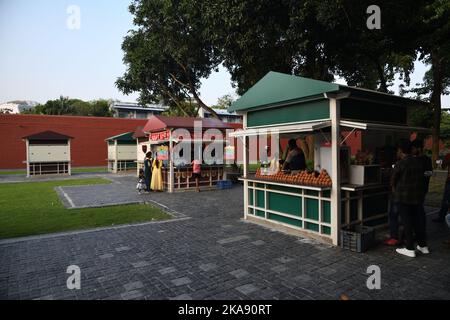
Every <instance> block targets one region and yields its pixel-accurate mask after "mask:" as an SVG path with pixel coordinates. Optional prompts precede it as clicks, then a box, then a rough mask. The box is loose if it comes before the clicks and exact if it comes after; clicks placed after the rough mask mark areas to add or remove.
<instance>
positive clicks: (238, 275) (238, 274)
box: [230, 269, 248, 279]
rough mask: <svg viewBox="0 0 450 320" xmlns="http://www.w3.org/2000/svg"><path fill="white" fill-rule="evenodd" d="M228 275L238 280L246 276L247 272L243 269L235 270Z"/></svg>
mask: <svg viewBox="0 0 450 320" xmlns="http://www.w3.org/2000/svg"><path fill="white" fill-rule="evenodd" d="M230 274H231V275H232V276H233V277H236V278H238V279H239V278H242V277H245V276H246V275H248V272H247V271H246V270H244V269H236V270H233V271H231V272H230Z"/></svg>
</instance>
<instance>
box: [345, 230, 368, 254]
mask: <svg viewBox="0 0 450 320" xmlns="http://www.w3.org/2000/svg"><path fill="white" fill-rule="evenodd" d="M374 243H375V229H374V228H371V227H365V226H360V225H357V226H352V227H350V228H344V229H342V230H341V247H342V248H344V249H348V250H351V251H355V252H365V251H367V250H368V249H369V248H370V247H372V246H373V245H374Z"/></svg>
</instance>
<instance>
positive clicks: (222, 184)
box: [217, 180, 233, 189]
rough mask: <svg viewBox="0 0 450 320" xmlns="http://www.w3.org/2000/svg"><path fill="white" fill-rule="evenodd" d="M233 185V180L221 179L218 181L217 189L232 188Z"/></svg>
mask: <svg viewBox="0 0 450 320" xmlns="http://www.w3.org/2000/svg"><path fill="white" fill-rule="evenodd" d="M232 186H233V182H232V181H231V180H219V181H217V189H230V188H231V187H232Z"/></svg>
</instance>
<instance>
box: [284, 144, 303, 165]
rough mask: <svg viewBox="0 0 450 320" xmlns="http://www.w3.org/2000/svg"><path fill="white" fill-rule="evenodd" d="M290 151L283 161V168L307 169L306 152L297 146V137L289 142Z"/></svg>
mask: <svg viewBox="0 0 450 320" xmlns="http://www.w3.org/2000/svg"><path fill="white" fill-rule="evenodd" d="M288 146H289V153H288V155H287V157H286V160H285V161H284V163H283V170H291V171H299V170H305V169H306V160H305V154H304V153H303V151H302V149H300V148H299V147H298V146H297V141H296V140H295V139H290V140H289V142H288Z"/></svg>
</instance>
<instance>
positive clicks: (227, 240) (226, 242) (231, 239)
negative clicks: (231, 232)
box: [217, 235, 250, 244]
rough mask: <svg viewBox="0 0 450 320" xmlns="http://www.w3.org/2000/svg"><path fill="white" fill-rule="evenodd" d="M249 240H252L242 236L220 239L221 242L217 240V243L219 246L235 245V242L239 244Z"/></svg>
mask: <svg viewBox="0 0 450 320" xmlns="http://www.w3.org/2000/svg"><path fill="white" fill-rule="evenodd" d="M249 238H250V237H249V236H246V235H241V236H236V237H231V238H225V239H220V240H217V243H218V244H228V243H233V242H237V241H242V240H247V239H249Z"/></svg>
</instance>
